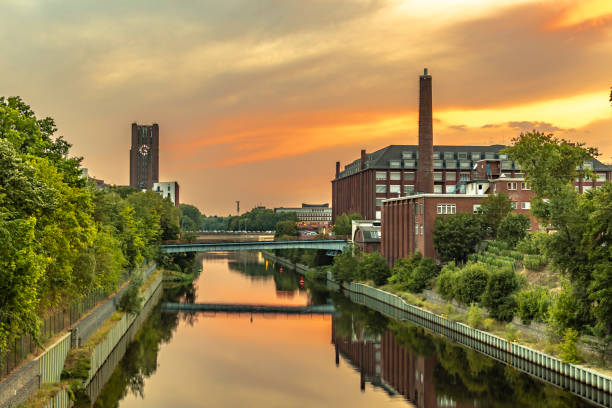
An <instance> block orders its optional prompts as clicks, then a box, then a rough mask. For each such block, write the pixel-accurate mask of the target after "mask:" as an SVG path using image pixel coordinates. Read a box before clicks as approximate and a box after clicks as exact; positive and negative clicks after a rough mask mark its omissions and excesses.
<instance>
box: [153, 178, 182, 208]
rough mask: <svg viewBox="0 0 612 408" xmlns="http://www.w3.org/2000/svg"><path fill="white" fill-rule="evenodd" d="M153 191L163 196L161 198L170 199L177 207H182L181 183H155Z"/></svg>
mask: <svg viewBox="0 0 612 408" xmlns="http://www.w3.org/2000/svg"><path fill="white" fill-rule="evenodd" d="M153 191H155V192H156V193H159V194H161V196H162V197H164V198H169V199H170V201H172V202H173V203H174V205H175V206H176V207H178V206H179V205H180V201H179V183H177V182H176V181H161V182H157V183H153Z"/></svg>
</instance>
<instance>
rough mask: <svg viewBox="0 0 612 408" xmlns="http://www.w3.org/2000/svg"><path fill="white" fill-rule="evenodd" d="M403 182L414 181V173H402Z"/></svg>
mask: <svg viewBox="0 0 612 408" xmlns="http://www.w3.org/2000/svg"><path fill="white" fill-rule="evenodd" d="M404 180H406V181H413V180H414V171H407V172H405V173H404Z"/></svg>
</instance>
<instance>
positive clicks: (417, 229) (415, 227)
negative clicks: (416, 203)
mask: <svg viewBox="0 0 612 408" xmlns="http://www.w3.org/2000/svg"><path fill="white" fill-rule="evenodd" d="M414 235H419V223H418V222H417V223H416V224H414Z"/></svg>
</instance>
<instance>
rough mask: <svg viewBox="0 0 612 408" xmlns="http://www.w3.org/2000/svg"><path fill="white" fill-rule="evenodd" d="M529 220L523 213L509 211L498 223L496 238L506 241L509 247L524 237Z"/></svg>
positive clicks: (512, 246)
mask: <svg viewBox="0 0 612 408" xmlns="http://www.w3.org/2000/svg"><path fill="white" fill-rule="evenodd" d="M530 224H531V222H530V221H529V217H527V216H526V215H525V214H520V213H510V214H508V215H507V216H506V217H505V218H504V219H503V220H502V221H501V223H500V224H499V231H498V233H497V238H498V239H499V240H501V241H503V242H505V243H507V244H508V245H509V246H510V248H514V247H515V246H516V244H517V243H518V242H519V241H520V240H522V239H523V238H525V236H526V235H527V229H529V226H530Z"/></svg>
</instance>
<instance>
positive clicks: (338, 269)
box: [332, 248, 359, 282]
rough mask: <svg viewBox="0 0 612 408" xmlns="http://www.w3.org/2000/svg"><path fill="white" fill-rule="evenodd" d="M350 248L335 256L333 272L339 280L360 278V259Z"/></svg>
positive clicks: (346, 280) (345, 280) (347, 280)
mask: <svg viewBox="0 0 612 408" xmlns="http://www.w3.org/2000/svg"><path fill="white" fill-rule="evenodd" d="M352 252H353V251H351V250H350V248H345V249H344V251H343V252H342V253H341V254H339V255H336V256H335V257H334V263H333V265H332V272H333V273H334V278H335V279H336V280H337V281H338V282H351V281H354V280H355V279H358V278H359V270H358V269H359V261H358V260H357V258H355V257H354V256H353V254H352Z"/></svg>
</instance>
